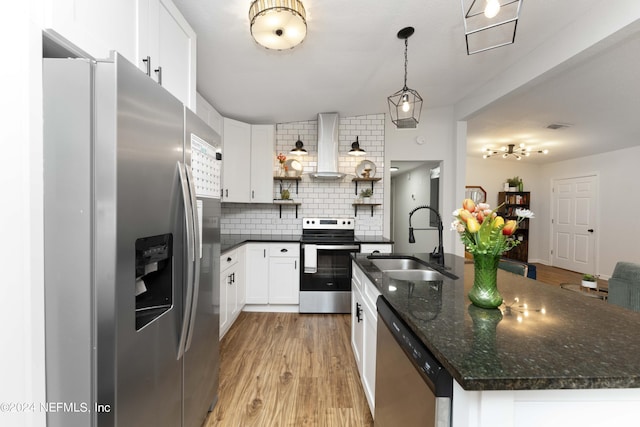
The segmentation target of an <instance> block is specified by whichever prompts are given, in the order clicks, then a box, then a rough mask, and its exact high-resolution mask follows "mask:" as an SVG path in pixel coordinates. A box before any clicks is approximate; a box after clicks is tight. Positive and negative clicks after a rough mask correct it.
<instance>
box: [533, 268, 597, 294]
mask: <svg viewBox="0 0 640 427" xmlns="http://www.w3.org/2000/svg"><path fill="white" fill-rule="evenodd" d="M534 265H535V266H536V280H539V281H541V282H544V283H548V284H550V285H558V286H560V284H562V283H577V284H579V283H580V282H581V281H582V273H577V272H575V271H570V270H564V269H562V268H557V267H551V266H548V265H544V264H538V263H534ZM598 288H600V289H603V290H607V289H609V285H608V283H607V281H606V280H602V279H598Z"/></svg>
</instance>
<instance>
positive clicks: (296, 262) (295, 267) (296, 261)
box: [293, 259, 298, 270]
mask: <svg viewBox="0 0 640 427" xmlns="http://www.w3.org/2000/svg"><path fill="white" fill-rule="evenodd" d="M293 269H294V270H297V269H298V260H297V259H294V260H293Z"/></svg>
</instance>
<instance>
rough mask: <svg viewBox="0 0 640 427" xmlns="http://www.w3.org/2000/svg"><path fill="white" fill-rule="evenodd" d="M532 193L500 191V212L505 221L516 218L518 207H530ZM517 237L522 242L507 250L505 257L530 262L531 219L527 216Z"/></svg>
mask: <svg viewBox="0 0 640 427" xmlns="http://www.w3.org/2000/svg"><path fill="white" fill-rule="evenodd" d="M530 204H531V193H530V192H529V191H501V192H499V193H498V205H502V206H501V207H500V209H499V210H498V214H499V215H500V216H502V217H503V218H504V219H505V221H506V220H509V219H516V218H517V217H516V209H530V207H529V206H530ZM514 236H515V238H516V239H518V240H520V244H519V245H518V246H516V247H515V248H513V249H511V250H510V251H509V252H506V253H505V254H504V255H503V257H505V258H509V259H513V260H517V261H522V262H529V219H528V218H525V219H524V220H523V221H522V222H521V223H520V225H519V226H518V229H517V230H516V232H515V235H514Z"/></svg>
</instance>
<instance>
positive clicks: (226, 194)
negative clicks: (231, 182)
mask: <svg viewBox="0 0 640 427" xmlns="http://www.w3.org/2000/svg"><path fill="white" fill-rule="evenodd" d="M224 192H225V194H224V197H227V198H228V197H229V189H228V188H227V189H226V190H224Z"/></svg>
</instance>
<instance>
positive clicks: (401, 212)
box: [389, 160, 440, 253]
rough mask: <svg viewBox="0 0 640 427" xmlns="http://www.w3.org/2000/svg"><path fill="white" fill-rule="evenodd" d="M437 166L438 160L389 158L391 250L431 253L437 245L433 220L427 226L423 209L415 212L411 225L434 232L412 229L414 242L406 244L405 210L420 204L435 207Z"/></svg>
mask: <svg viewBox="0 0 640 427" xmlns="http://www.w3.org/2000/svg"><path fill="white" fill-rule="evenodd" d="M439 167H440V161H394V160H392V161H391V168H392V172H391V185H390V198H389V201H390V205H391V206H390V210H389V212H390V220H391V233H390V234H391V236H390V237H391V239H392V240H393V241H394V247H393V250H394V252H402V253H413V252H431V250H432V249H433V248H435V247H437V246H438V232H437V230H438V229H437V223H434V224H435V225H433V226H432V225H431V224H432V223H431V219H432V217H431V213H430V212H429V211H427V210H424V211H421V212H424V213H418V214H416V215H415V216H414V218H413V219H412V225H413V226H414V227H416V228H428V229H431V228H433V230H434V231H430V230H427V231H416V235H415V238H416V243H409V212H411V211H412V210H413V209H415V208H416V207H418V206H423V205H427V206H432V207H434V208H435V209H436V210H439V208H438V206H439V200H440V194H439V189H440V174H439ZM395 168H397V170H395ZM433 219H434V220H435V216H434V217H433Z"/></svg>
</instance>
